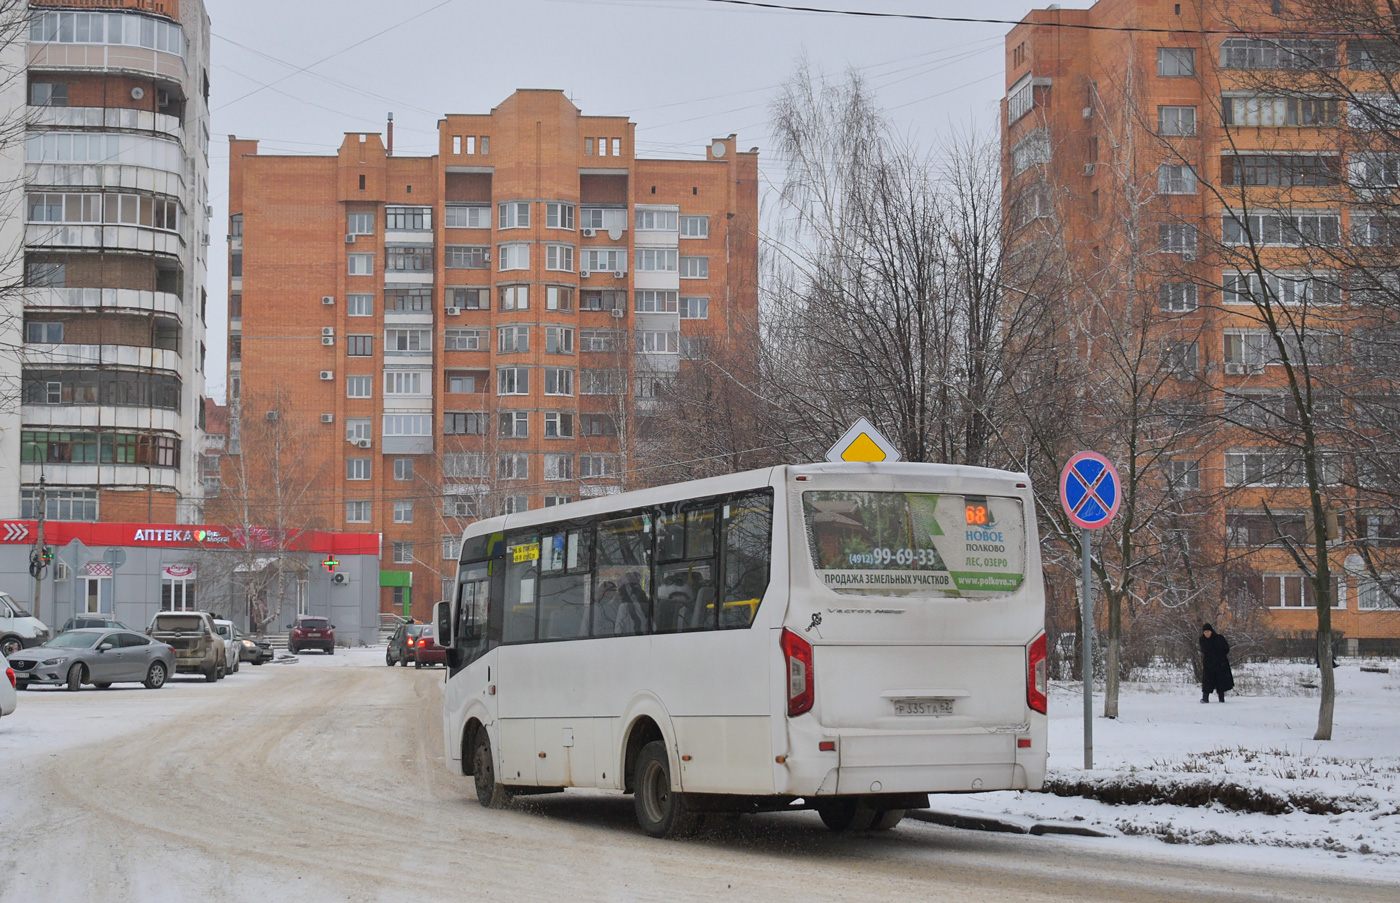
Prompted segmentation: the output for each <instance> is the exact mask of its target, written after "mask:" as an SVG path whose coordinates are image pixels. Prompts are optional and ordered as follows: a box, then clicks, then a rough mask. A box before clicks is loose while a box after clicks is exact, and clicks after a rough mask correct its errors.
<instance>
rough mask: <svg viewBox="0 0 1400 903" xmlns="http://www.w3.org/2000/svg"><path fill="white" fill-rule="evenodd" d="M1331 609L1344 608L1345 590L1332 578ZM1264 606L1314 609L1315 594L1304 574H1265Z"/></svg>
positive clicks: (1308, 578)
mask: <svg viewBox="0 0 1400 903" xmlns="http://www.w3.org/2000/svg"><path fill="white" fill-rule="evenodd" d="M1331 590H1332V592H1331V596H1332V604H1331V606H1330V607H1331V608H1345V607H1346V590H1345V587H1344V584H1343V583H1342V582H1341V580H1339V579H1338V578H1337V577H1333V578H1332V586H1331ZM1264 604H1265V605H1266V606H1268V607H1269V608H1316V607H1317V593H1316V591H1315V590H1314V589H1313V581H1312V578H1311V577H1308V576H1307V575H1306V574H1299V573H1293V574H1265V575H1264Z"/></svg>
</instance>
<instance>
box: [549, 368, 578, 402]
mask: <svg viewBox="0 0 1400 903" xmlns="http://www.w3.org/2000/svg"><path fill="white" fill-rule="evenodd" d="M544 394H546V395H573V394H574V371H573V370H570V369H568V368H565V367H545V368H544Z"/></svg>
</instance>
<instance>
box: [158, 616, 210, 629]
mask: <svg viewBox="0 0 1400 903" xmlns="http://www.w3.org/2000/svg"><path fill="white" fill-rule="evenodd" d="M203 628H204V620H203V619H202V618H200V617H199V616H198V615H160V616H159V617H157V618H156V623H155V624H154V625H153V628H152V629H154V630H196V631H197V630H202V629H203Z"/></svg>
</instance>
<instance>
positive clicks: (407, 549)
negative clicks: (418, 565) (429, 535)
mask: <svg viewBox="0 0 1400 903" xmlns="http://www.w3.org/2000/svg"><path fill="white" fill-rule="evenodd" d="M401 504H407V505H408V511H407V512H406V513H407V515H408V520H399V513H400V511H399V505H401ZM412 522H413V503H412V502H394V523H396V524H407V523H412ZM394 564H413V543H411V542H395V543H394Z"/></svg>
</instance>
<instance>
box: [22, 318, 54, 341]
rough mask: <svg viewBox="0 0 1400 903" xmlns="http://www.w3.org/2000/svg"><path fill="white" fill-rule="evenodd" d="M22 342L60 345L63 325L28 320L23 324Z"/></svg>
mask: <svg viewBox="0 0 1400 903" xmlns="http://www.w3.org/2000/svg"><path fill="white" fill-rule="evenodd" d="M24 340H25V341H26V342H34V343H37V344H42V345H57V344H61V343H62V342H63V324H62V323H43V322H38V321H35V320H30V321H29V322H27V323H25V324H24Z"/></svg>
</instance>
